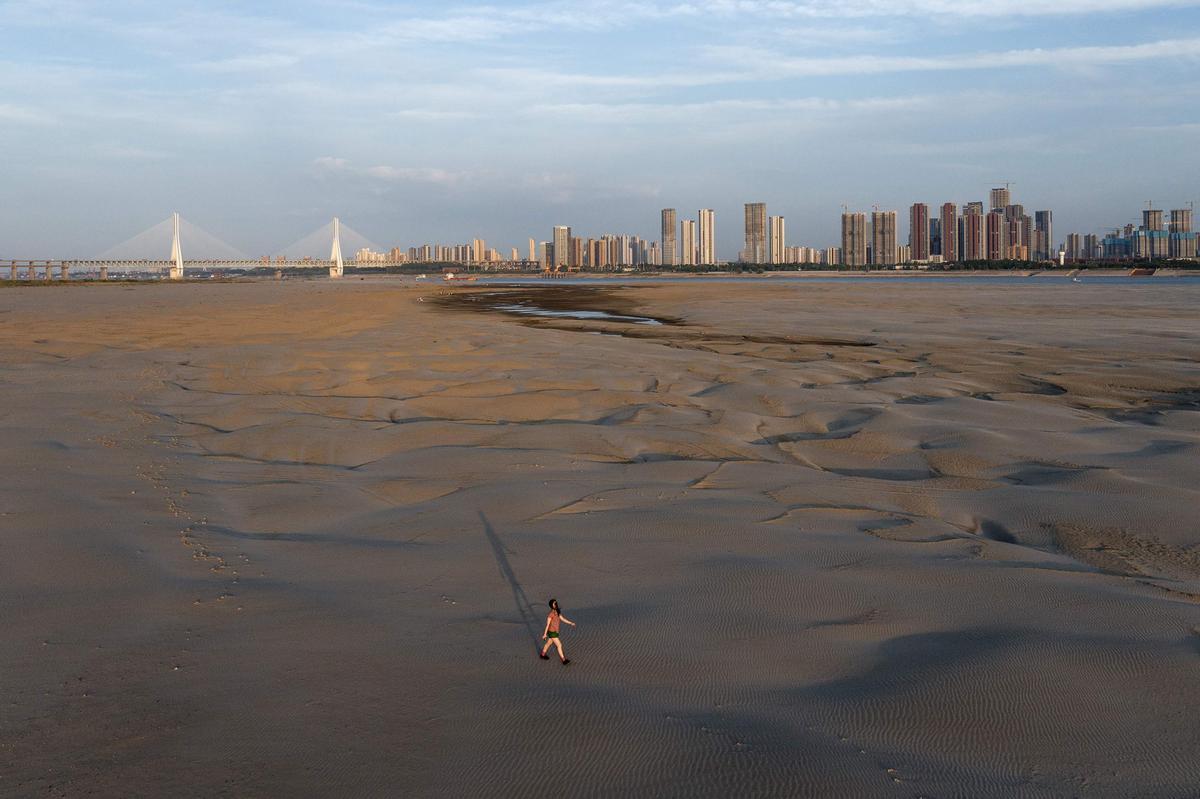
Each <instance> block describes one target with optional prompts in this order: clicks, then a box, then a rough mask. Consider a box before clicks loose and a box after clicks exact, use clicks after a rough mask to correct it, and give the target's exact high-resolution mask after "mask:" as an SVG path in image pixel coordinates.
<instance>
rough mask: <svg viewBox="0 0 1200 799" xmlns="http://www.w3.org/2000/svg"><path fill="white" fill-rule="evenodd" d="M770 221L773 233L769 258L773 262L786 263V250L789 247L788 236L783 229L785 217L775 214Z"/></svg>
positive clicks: (769, 225)
mask: <svg viewBox="0 0 1200 799" xmlns="http://www.w3.org/2000/svg"><path fill="white" fill-rule="evenodd" d="M768 222H769V224H768V227H769V229H770V234H771V240H770V242H769V248H770V253H771V257H770V258H769V259H768V260H769V261H770V262H771V263H773V264H782V263H785V262H786V260H787V257H786V253H785V252H784V251H785V249H786V248H787V236H786V234H785V232H784V229H783V224H784V223H783V217H782V216H773V217H771V218H770V219H769V220H768Z"/></svg>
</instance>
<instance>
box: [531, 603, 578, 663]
mask: <svg viewBox="0 0 1200 799" xmlns="http://www.w3.org/2000/svg"><path fill="white" fill-rule="evenodd" d="M560 622H565V623H567V624H569V625H571V626H572V627H574V626H575V622H573V621H571V620H570V619H568V618H567V617H566V616H564V615H562V611H560V610H559V609H558V600H557V599H551V600H550V613H549V615H547V616H546V628H545V629H544V630H542V640H543V641H545V642H546V643H545V645H544V646H542V651H541V652H540V653H539V654H538V657H540V658H541V659H542V660H549V659H550V656H549V655H547V654H546V652H547V651H548V650H549V649H550V645H551V644H554V645H555V646H556V647H558V658H559V660H561V661H562V664H563V665H564V666H565V665H567V664H568V663H570V662H571V660H570V659H569V658H568V657H567V656H566V655H564V654H563V646H562V639H561V638H559V637H558V625H559V623H560Z"/></svg>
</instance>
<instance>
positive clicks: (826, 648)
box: [0, 278, 1200, 797]
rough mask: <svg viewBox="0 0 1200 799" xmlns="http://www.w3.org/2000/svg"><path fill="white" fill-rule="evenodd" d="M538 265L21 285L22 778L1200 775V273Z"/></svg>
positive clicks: (14, 405) (1135, 788)
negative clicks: (720, 278)
mask: <svg viewBox="0 0 1200 799" xmlns="http://www.w3.org/2000/svg"><path fill="white" fill-rule="evenodd" d="M547 283H549V281H547ZM540 291H543V289H537V288H530V287H521V288H520V289H518V290H516V291H514V292H510V296H508V297H507V298H505V297H503V296H499V297H498V296H495V295H496V294H497V293H500V294H501V295H502V294H504V292H505V289H503V288H498V287H495V286H490V287H482V286H481V287H477V288H471V287H455V286H446V285H444V284H443V283H442V282H441V281H433V280H431V281H421V282H420V283H414V282H413V281H408V280H405V281H394V280H391V279H384V278H380V279H368V280H361V281H360V280H355V279H345V280H343V281H329V280H328V279H323V280H284V281H282V282H274V281H246V282H229V283H215V282H206V283H204V284H200V283H187V284H183V285H173V284H168V283H153V284H150V283H147V284H140V285H136V286H122V285H104V284H91V285H87V286H82V285H72V286H69V287H67V289H66V290H63V291H54V292H37V291H27V292H21V291H12V292H4V293H3V294H0V375H2V379H0V429H2V434H3V436H4V441H5V446H4V447H3V448H2V449H0V463H2V464H3V474H4V475H5V481H4V483H3V484H2V485H0V532H2V533H3V535H2V537H0V540H3V541H4V542H6V545H7V550H6V551H7V553H8V556H9V557H8V558H7V562H8V563H9V565H10V569H9V570H8V571H7V572H6V577H5V580H4V581H2V582H0V602H2V603H3V605H4V607H6V608H7V609H8V610H9V612H8V614H7V621H6V625H7V630H6V636H5V638H6V644H5V646H4V648H3V650H0V673H3V674H4V675H5V685H6V703H7V706H6V709H5V713H4V714H2V715H0V745H2V747H3V754H4V757H3V758H2V761H3V763H4V765H2V766H0V794H3V795H11V796H23V795H30V794H39V793H50V794H65V795H74V794H77V793H82V792H88V791H90V792H94V793H99V794H111V795H163V794H178V793H194V794H205V795H212V794H221V793H228V794H238V795H279V794H290V795H294V794H301V795H313V794H326V795H346V794H353V795H362V794H403V795H409V796H442V795H464V796H465V795H476V794H480V793H485V792H486V793H488V794H491V795H496V796H518V795H519V796H528V795H534V796H539V795H551V794H554V795H560V794H564V793H565V794H570V793H573V792H577V791H579V790H584V789H585V788H587V787H589V786H597V787H596V793H598V794H604V795H621V796H661V795H690V796H713V797H718V796H722V797H723V796H730V795H754V794H759V795H843V796H875V795H888V794H889V793H893V792H898V793H900V794H903V795H933V796H937V795H971V796H997V797H999V796H1010V795H1013V794H1014V793H1019V794H1021V795H1025V796H1046V797H1050V796H1062V795H1075V796H1114V797H1115V796H1128V795H1140V796H1179V795H1186V794H1187V792H1188V791H1190V790H1191V789H1192V787H1193V786H1195V785H1196V784H1198V783H1200V768H1198V767H1197V765H1196V762H1195V758H1194V752H1195V751H1196V750H1197V747H1198V746H1200V732H1198V731H1197V726H1196V725H1195V723H1194V719H1195V718H1196V717H1197V715H1198V714H1200V698H1198V697H1197V694H1196V692H1195V691H1194V690H1193V689H1192V686H1193V684H1194V682H1195V674H1196V669H1197V666H1198V664H1200V559H1198V556H1197V552H1198V551H1200V538H1198V536H1197V531H1196V528H1195V507H1196V501H1197V498H1198V495H1197V489H1196V485H1197V484H1198V480H1197V478H1198V477H1200V467H1198V466H1197V464H1198V463H1200V458H1197V454H1198V453H1200V367H1198V366H1197V364H1196V361H1195V352H1196V351H1197V348H1198V345H1200V330H1198V328H1197V324H1196V322H1197V316H1196V308H1197V307H1200V305H1198V303H1197V300H1198V299H1200V297H1198V295H1197V292H1198V291H1200V284H1196V286H1195V287H1193V286H1192V284H1187V285H1184V286H1182V287H1181V286H1179V285H1177V284H1174V283H1162V284H1156V283H1154V282H1153V280H1147V281H1138V282H1136V283H1135V284H1131V285H1129V286H1126V285H1124V284H1122V285H1120V286H1114V285H1112V284H1109V283H1103V284H1099V283H1097V284H1092V285H1089V284H1088V283H1087V282H1086V281H1084V282H1083V283H1081V284H1075V285H1073V286H1071V287H1070V288H1069V289H1068V288H1067V287H1058V288H1056V289H1055V290H1051V291H1047V290H1046V289H1045V288H1044V287H1040V286H1039V284H1038V281H1037V279H1036V278H1034V279H1030V280H1027V281H1012V282H1006V283H1004V284H1002V285H995V284H989V283H982V282H976V281H961V282H948V283H944V284H941V283H935V282H931V281H926V282H906V281H886V282H882V281H881V282H876V281H869V282H839V281H825V282H804V281H779V282H775V281H774V280H772V281H766V280H762V281H757V282H754V281H747V282H745V283H734V282H727V283H721V284H717V283H713V284H705V283H704V282H702V281H689V282H686V283H683V282H681V283H659V284H652V283H646V284H638V285H625V286H622V285H619V284H617V283H611V284H607V283H606V284H603V285H597V286H594V287H571V286H568V287H565V288H562V289H560V288H557V287H555V286H553V285H551V286H549V287H548V288H545V289H544V291H545V292H547V293H539V292H540ZM522 292H523V293H522ZM480 295H492V296H491V297H490V298H488V297H486V296H485V300H486V301H482V302H481V301H480V300H479V299H478V298H479V297H480ZM473 298H474V299H473ZM505 306H509V307H505ZM511 306H519V307H522V308H524V309H525V311H528V310H530V309H535V310H536V309H545V310H550V311H554V312H555V314H553V315H538V314H533V313H527V312H518V311H517V310H514V309H513V308H512V307H511ZM576 312H590V313H576ZM642 320H652V321H655V322H658V324H648V323H644V322H643V321H642ZM551 596H556V597H557V598H558V599H559V601H560V602H561V603H562V606H563V608H564V611H565V612H566V614H567V616H568V617H569V618H571V619H572V620H574V621H576V622H578V623H579V627H578V628H567V629H566V630H565V631H564V634H563V637H564V640H565V644H566V648H567V652H568V654H569V655H570V656H571V658H572V659H573V662H572V664H571V665H570V666H569V667H566V668H564V667H562V666H560V665H559V664H558V663H554V662H550V663H547V662H543V661H541V660H539V659H538V658H537V657H536V656H535V655H534V647H535V645H536V644H537V643H538V642H539V641H538V639H539V636H540V632H541V625H542V622H543V620H544V615H543V610H544V609H545V602H546V600H548V599H549V598H550V597H551ZM549 752H553V753H555V756H554V757H547V753H549Z"/></svg>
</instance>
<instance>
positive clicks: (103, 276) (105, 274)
mask: <svg viewBox="0 0 1200 799" xmlns="http://www.w3.org/2000/svg"><path fill="white" fill-rule="evenodd" d="M100 279H101V280H108V267H107V266H102V267H100Z"/></svg>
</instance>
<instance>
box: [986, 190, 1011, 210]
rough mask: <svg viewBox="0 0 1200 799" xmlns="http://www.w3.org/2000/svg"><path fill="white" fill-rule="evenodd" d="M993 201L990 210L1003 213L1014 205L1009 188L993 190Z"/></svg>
mask: <svg viewBox="0 0 1200 799" xmlns="http://www.w3.org/2000/svg"><path fill="white" fill-rule="evenodd" d="M991 200H992V207H991V209H990V210H992V211H1003V210H1004V209H1005V208H1007V207H1008V206H1009V205H1011V204H1012V193H1011V192H1010V191H1009V190H1008V187H1007V186H1002V187H1000V188H996V189H992V195H991Z"/></svg>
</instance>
